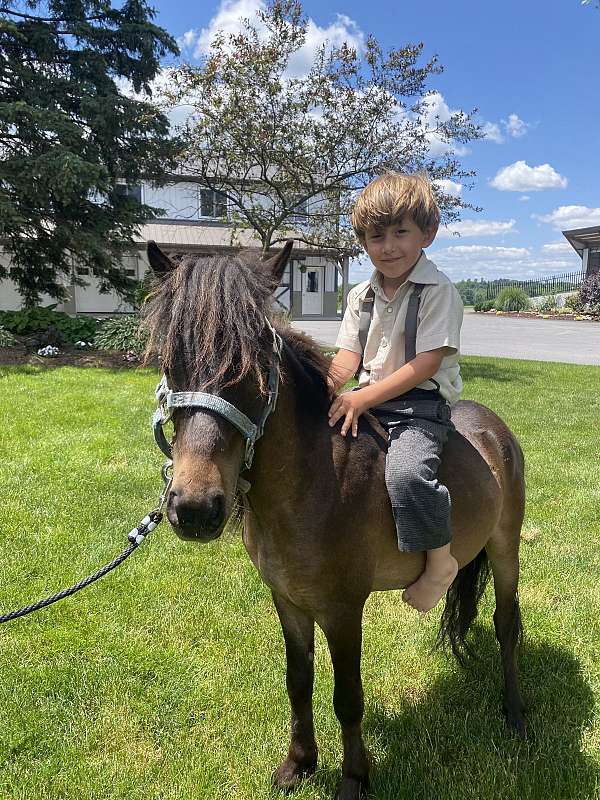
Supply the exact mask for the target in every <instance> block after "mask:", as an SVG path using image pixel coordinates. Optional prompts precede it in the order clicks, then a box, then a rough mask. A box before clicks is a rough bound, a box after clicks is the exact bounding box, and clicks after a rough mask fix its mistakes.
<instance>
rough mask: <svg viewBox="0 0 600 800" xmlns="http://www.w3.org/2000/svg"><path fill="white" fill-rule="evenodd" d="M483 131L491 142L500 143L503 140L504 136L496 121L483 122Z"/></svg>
mask: <svg viewBox="0 0 600 800" xmlns="http://www.w3.org/2000/svg"><path fill="white" fill-rule="evenodd" d="M483 133H484V138H485V139H491V140H492V142H496V144H502V143H503V142H504V136H502V131H501V130H500V126H499V125H498V123H497V122H484V124H483Z"/></svg>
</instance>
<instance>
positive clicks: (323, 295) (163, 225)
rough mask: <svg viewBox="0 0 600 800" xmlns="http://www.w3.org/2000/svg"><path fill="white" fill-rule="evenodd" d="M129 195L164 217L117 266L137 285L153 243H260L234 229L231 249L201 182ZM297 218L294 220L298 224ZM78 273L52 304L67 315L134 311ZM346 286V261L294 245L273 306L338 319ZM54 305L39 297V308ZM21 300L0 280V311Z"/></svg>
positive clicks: (220, 214) (146, 186)
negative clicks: (80, 282)
mask: <svg viewBox="0 0 600 800" xmlns="http://www.w3.org/2000/svg"><path fill="white" fill-rule="evenodd" d="M124 191H126V192H127V193H128V194H129V195H131V196H133V197H136V198H137V199H138V200H140V201H141V202H144V203H146V204H147V205H150V206H154V207H155V208H163V209H165V211H166V215H165V216H163V217H160V218H159V219H154V220H152V221H150V222H149V223H148V224H146V225H142V226H141V228H140V229H139V234H138V236H137V237H136V238H137V239H138V240H139V244H138V246H137V248H136V249H135V250H132V251H131V252H130V253H129V254H127V255H126V256H125V257H124V258H123V261H122V270H123V271H124V272H125V274H126V275H128V276H130V277H132V278H136V279H137V280H140V279H141V278H142V277H143V276H144V274H145V273H146V271H147V270H148V269H149V265H148V260H147V257H146V244H147V242H148V241H150V240H154V241H155V242H156V243H157V244H158V245H159V247H161V249H163V250H164V251H165V252H166V253H167V254H169V253H198V254H201V255H213V254H216V253H227V252H233V251H235V250H237V249H238V248H240V247H245V248H258V247H260V242H259V241H258V239H257V238H256V237H255V235H254V232H253V231H252V230H239V231H237V232H236V234H235V242H234V245H233V246H232V237H231V235H232V228H231V226H230V225H228V223H227V222H226V221H224V220H227V200H226V198H224V197H223V196H222V195H219V193H218V192H214V191H213V190H211V189H206V188H205V187H203V186H202V184H201V183H199V182H197V181H194V180H191V179H189V178H186V177H177V178H174V180H173V182H172V183H168V184H166V185H165V186H162V187H155V186H153V185H152V184H150V183H142V184H140V185H137V186H127V187H124ZM301 216H302V213H301V212H300V213H299V215H298V220H299V221H300V218H301ZM0 261H2V263H3V264H5V265H8V264H9V263H10V259H9V256H8V254H6V253H3V252H2V250H1V249H0ZM73 268H74V269H77V272H78V274H79V275H80V276H81V277H82V278H83V279H84V280H88V281H89V283H88V285H87V286H86V287H82V286H75V285H74V284H71V286H70V299H69V300H68V301H67V302H65V303H60V304H58V305H57V310H59V311H66V312H67V313H68V314H92V315H100V316H105V315H108V314H110V315H117V314H120V313H128V312H130V311H132V310H133V309H132V308H131V306H129V305H127V304H126V303H124V302H123V301H122V300H121V298H119V297H118V295H116V294H115V293H114V292H111V293H109V294H100V292H99V291H98V287H97V282H96V280H95V279H94V277H93V276H90V275H89V270H87V269H85V268H81V267H80V268H78V267H77V266H76V265H74V267H73ZM342 283H345V285H346V286H347V284H348V260H347V259H346V261H345V263H344V266H343V268H340V267H339V265H338V264H337V263H336V262H335V261H334V260H333V259H332V258H331V255H330V254H327V253H326V252H323V251H320V250H318V249H317V248H313V247H309V246H307V245H299V244H298V243H296V245H295V247H294V250H293V253H292V258H291V261H290V264H289V265H288V267H287V269H286V271H285V274H284V276H283V278H282V281H281V284H280V286H279V288H278V289H277V291H276V293H275V301H276V303H277V305H278V306H279V307H280V308H281V309H282V310H284V311H285V312H287V313H288V314H289V315H290V317H291V318H292V319H335V318H337V317H338V316H339V315H338V312H337V289H338V285H342ZM54 302H56V301H54V300H52V299H51V298H50V297H47V296H45V297H43V298H42V300H41V305H48V304H50V303H54ZM21 305H22V299H21V296H20V295H19V293H18V292H17V290H16V286H15V285H14V283H13V282H12V281H10V280H5V281H0V310H13V309H18V308H20V307H21Z"/></svg>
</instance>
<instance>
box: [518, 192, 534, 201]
mask: <svg viewBox="0 0 600 800" xmlns="http://www.w3.org/2000/svg"><path fill="white" fill-rule="evenodd" d="M519 200H520V201H521V202H522V203H526V202H527V201H528V200H531V197H529V195H528V194H523V195H521V197H519Z"/></svg>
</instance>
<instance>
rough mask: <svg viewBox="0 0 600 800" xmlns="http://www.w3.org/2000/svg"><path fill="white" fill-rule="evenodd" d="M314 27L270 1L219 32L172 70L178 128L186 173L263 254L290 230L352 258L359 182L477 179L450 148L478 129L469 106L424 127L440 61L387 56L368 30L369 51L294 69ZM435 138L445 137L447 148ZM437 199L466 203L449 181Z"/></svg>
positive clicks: (448, 206)
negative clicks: (181, 118)
mask: <svg viewBox="0 0 600 800" xmlns="http://www.w3.org/2000/svg"><path fill="white" fill-rule="evenodd" d="M306 30H307V27H306V19H305V18H304V17H303V16H302V11H301V6H300V4H299V3H298V2H294V0H274V2H272V4H271V5H270V6H269V7H268V8H267V9H266V10H265V11H261V12H259V13H258V22H251V21H250V20H244V21H243V25H242V29H241V31H240V32H239V33H237V34H230V35H227V36H226V35H224V34H219V35H217V36H216V38H215V39H214V40H213V42H212V44H211V47H210V51H209V52H208V54H207V56H206V57H205V58H204V60H203V62H202V63H201V64H200V65H199V66H193V65H184V66H181V67H179V68H177V69H175V70H174V71H173V73H172V75H171V78H172V80H171V82H170V91H169V93H168V97H169V100H170V101H171V102H172V103H173V104H178V103H184V104H189V105H191V106H192V107H193V114H192V115H191V117H190V119H189V120H188V122H187V123H186V124H185V126H184V127H183V129H182V134H183V135H182V139H183V140H184V141H185V142H186V148H185V165H186V166H185V172H186V173H187V174H192V175H195V176H197V178H198V179H199V180H200V181H201V182H202V184H203V185H205V186H207V187H208V188H209V189H210V190H213V191H214V192H216V193H218V195H217V196H221V197H222V198H223V199H224V200H226V201H227V203H228V205H229V216H230V221H231V223H232V225H233V227H234V230H237V229H238V228H251V229H253V230H254V231H255V232H256V236H257V237H258V239H259V240H260V242H261V245H262V249H263V251H265V252H266V251H267V250H268V249H269V247H271V246H272V245H275V244H277V243H279V242H281V241H283V240H285V239H288V238H294V239H296V240H297V241H300V242H303V243H305V244H309V245H315V246H317V247H319V248H322V249H326V250H330V251H331V252H332V254H333V255H335V256H338V257H340V256H342V255H354V254H356V252H357V250H358V249H359V248H358V247H357V245H356V243H355V240H354V237H353V235H352V232H351V229H350V225H349V221H348V212H349V208H350V205H351V203H352V201H353V199H354V198H355V196H356V193H357V190H360V189H361V188H362V187H364V186H365V185H366V184H367V183H368V182H369V181H370V180H371V179H372V178H373V177H375V176H376V175H378V174H381V173H382V172H383V171H385V170H386V169H393V170H401V171H408V172H414V171H416V170H419V169H423V170H426V171H427V172H428V173H429V175H430V177H431V178H432V179H434V180H443V179H451V178H463V177H466V176H470V175H472V174H473V173H471V172H466V171H464V170H463V169H462V168H461V166H460V164H459V163H458V161H457V160H456V158H455V157H454V155H453V153H452V147H451V145H452V144H453V143H457V142H460V143H463V142H467V141H469V140H471V139H475V138H479V137H480V136H482V132H481V129H480V128H479V126H478V125H477V124H476V123H475V122H474V121H473V118H472V114H465V113H463V112H457V113H454V114H452V115H451V117H450V118H449V119H446V120H442V119H439V118H436V119H434V120H433V123H432V124H431V125H429V126H428V124H427V121H426V118H427V116H428V114H430V113H431V112H430V107H429V105H428V96H427V88H426V83H427V80H428V79H429V78H430V77H431V76H432V75H436V74H438V73H439V72H441V67H440V66H439V65H438V63H437V59H436V58H435V57H434V58H432V59H431V60H429V61H427V62H425V63H423V64H420V63H419V61H420V59H421V56H422V51H423V45H422V44H417V45H412V44H409V45H406V46H405V47H403V48H400V49H395V50H390V51H389V52H388V53H387V54H386V53H384V52H383V50H382V48H381V47H380V46H379V44H378V43H377V41H376V40H375V39H373V38H372V37H371V38H369V39H368V41H367V43H366V48H365V51H364V53H363V54H360V53H358V52H357V51H356V50H354V49H353V48H351V47H350V46H348V45H344V46H341V47H327V46H323V47H321V48H320V49H319V50H318V52H317V53H316V55H315V58H314V61H313V63H312V65H311V67H310V70H309V71H308V73H307V74H304V75H300V76H298V75H294V74H291V72H290V63H291V62H292V64H293V61H292V59H293V57H294V56H295V54H297V53H298V51H299V50H300V49H301V47H302V46H303V44H304V43H305V40H306ZM433 137H435V141H436V143H437V144H438V148H439V149H441V150H443V149H444V146H443V145H442V146H441V147H440V143H446V144H447V148H446V152H444V153H442V154H441V155H439V156H433V155H432V154H431V144H432V140H433ZM438 198H439V202H440V205H441V207H442V209H443V213H444V219H445V221H452V220H453V219H456V218H457V216H458V211H459V209H460V208H464V207H466V206H468V205H469V204H468V203H465V202H464V201H463V200H461V199H459V198H457V197H453V196H451V195H449V194H446V193H444V192H443V191H442V190H441V189H440V190H439V192H438Z"/></svg>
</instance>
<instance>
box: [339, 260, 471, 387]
mask: <svg viewBox="0 0 600 800" xmlns="http://www.w3.org/2000/svg"><path fill="white" fill-rule="evenodd" d="M380 279H381V275H380V273H379V272H378V271H377V270H375V272H374V273H373V274H372V275H371V278H370V280H368V281H364V282H363V283H359V284H358V285H357V286H354V287H353V288H352V289H351V290H350V292H349V293H348V304H347V306H346V311H345V313H344V319H343V320H342V327H341V328H340V332H339V334H338V337H337V341H336V346H337V347H341V348H343V349H344V350H351V351H352V352H353V353H361V352H362V348H361V346H360V341H359V338H358V331H359V317H360V302H361V300H362V299H363V297H364V296H365V294H366V293H367V290H368V288H369V286H372V287H373V290H374V292H375V303H374V308H373V318H372V320H371V327H370V328H369V334H368V336H367V343H366V346H365V352H364V354H363V369H362V372H361V374H360V377H359V385H360V386H368V385H369V384H370V383H374V382H375V381H380V380H383V378H387V377H388V376H389V375H391V374H392V372H395V371H396V370H397V369H400V367H401V366H403V365H404V364H405V363H406V362H405V360H404V326H405V321H406V311H407V309H408V299H409V296H410V294H411V292H412V287H413V284H415V283H422V284H425V286H424V288H423V291H422V293H421V304H420V306H419V313H418V317H417V347H416V352H417V353H424V352H427V351H428V350H435V349H437V348H438V347H450V348H452V351H453V352H452V353H451V354H450V355H447V356H445V358H444V359H443V360H442V363H441V365H440V368H439V370H438V371H437V372H436V373H435V375H434V376H433V379H434V380H435V381H437V382H438V383H439V385H440V392H441V394H442V396H443V397H445V398H446V400H448V401H449V402H450V403H454V402H456V401H457V400H458V399H459V397H460V393H461V390H462V379H461V377H460V367H459V364H458V357H459V354H460V353H459V350H460V328H461V325H462V320H463V310H464V307H463V302H462V299H461V296H460V294H459V293H458V290H457V289H456V287H455V286H454V284H453V283H452V282H451V281H450V279H449V278H448V277H447V276H446V275H444V273H443V272H440V270H439V269H438V268H437V267H436V265H435V264H434V263H433V261H430V260H429V259H428V258H427V256H426V255H425V253H422V254H421V257H420V258H419V260H418V261H417V263H416V264H415V266H414V267H413V269H412V271H411V273H410V275H409V277H408V278H407V279H406V280H405V281H404V283H403V284H402V285H401V286H399V287H398V289H397V290H396V293H395V295H394V297H393V298H392V299H391V300H388V299H387V297H386V296H385V294H384V291H383V289H382V287H381V280H380ZM419 388H422V389H434V388H435V386H434V385H433V384H432V383H431V381H426V382H425V383H421V384H419Z"/></svg>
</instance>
